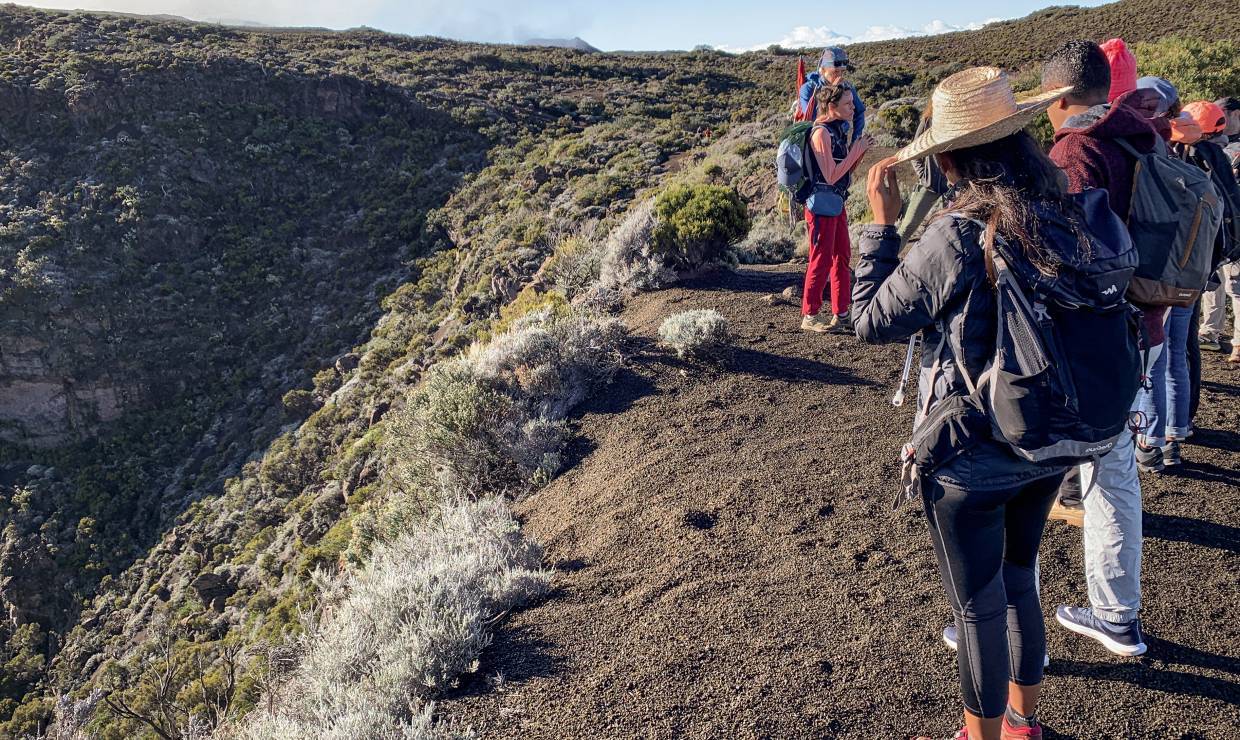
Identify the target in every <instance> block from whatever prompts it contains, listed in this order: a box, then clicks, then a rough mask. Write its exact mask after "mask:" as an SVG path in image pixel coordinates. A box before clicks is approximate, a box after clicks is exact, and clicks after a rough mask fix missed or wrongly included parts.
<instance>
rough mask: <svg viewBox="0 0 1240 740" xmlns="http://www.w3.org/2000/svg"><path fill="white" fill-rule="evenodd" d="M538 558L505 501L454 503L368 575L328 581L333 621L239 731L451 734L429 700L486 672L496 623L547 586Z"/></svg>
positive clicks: (303, 644)
mask: <svg viewBox="0 0 1240 740" xmlns="http://www.w3.org/2000/svg"><path fill="white" fill-rule="evenodd" d="M540 560H541V553H540V552H539V550H538V548H537V547H535V546H534V545H532V544H531V543H530V542H528V541H527V540H524V539H523V538H522V537H521V534H520V528H519V526H518V524H517V522H516V521H515V520H514V519H513V518H512V515H511V514H510V513H509V512H508V508H507V505H506V504H505V502H504V501H503V500H502V499H501V498H497V497H493V496H491V497H486V498H483V499H479V500H470V499H469V498H467V497H466V498H459V499H455V500H453V501H451V502H449V503H446V504H445V505H444V506H443V507H442V508H441V509H440V510H439V513H438V515H436V516H434V517H432V518H431V519H429V520H427V521H424V522H423V523H421V524H420V525H418V526H414V527H411V528H410V529H409V530H408V531H407V532H405V533H404V534H402V535H401V536H399V537H397V538H395V539H394V540H392V541H390V542H384V543H381V544H379V545H378V546H376V547H375V548H374V550H373V552H372V554H371V558H370V561H369V562H368V563H367V564H366V565H365V566H364V567H362V568H361V569H359V570H357V571H355V572H351V573H347V574H344V575H341V576H337V577H335V578H322V579H321V583H320V588H321V593H322V594H323V597H322V600H323V610H322V612H321V613H322V615H323V616H322V618H321V620H320V621H319V622H318V623H317V624H312V625H309V627H308V629H307V630H306V631H305V633H304V634H303V636H302V637H301V639H300V640H298V642H297V648H298V651H299V654H300V665H299V666H298V668H297V669H296V671H294V672H293V674H292V675H291V677H290V678H289V679H288V680H287V681H285V682H284V683H283V684H282V685H281V686H280V687H279V688H278V689H276V691H275V693H274V694H273V695H271V696H269V697H268V702H266V704H265V706H260V708H259V709H257V710H256V711H254V712H252V713H251V714H250V715H249V717H248V718H247V721H246V723H245V724H244V726H243V727H241V728H239V731H238V732H236V736H237V737H240V738H246V739H247V740H300V739H302V738H308V737H317V738H340V739H341V740H343V739H344V738H358V737H367V738H384V739H386V738H392V739H396V738H410V739H412V738H419V739H420V738H426V737H451V736H453V735H454V734H455V733H453V732H452V731H451V730H450V729H445V728H437V727H435V726H434V724H433V722H432V720H431V716H430V712H431V709H432V705H431V704H430V701H431V700H432V699H433V697H435V696H436V695H437V694H438V693H439V692H441V691H442V690H444V689H445V688H447V687H449V686H451V685H452V684H453V682H454V681H455V680H456V678H457V677H458V676H460V675H461V674H463V673H469V672H472V671H474V670H476V669H477V666H478V656H479V655H480V654H481V652H482V650H483V649H484V648H485V647H486V646H487V645H488V644H489V642H490V633H489V631H488V624H489V622H490V621H491V620H493V619H494V618H495V617H496V616H498V615H500V614H502V613H504V612H506V611H507V610H509V609H512V608H513V607H515V606H517V605H519V604H522V603H525V602H526V601H528V600H530V599H532V598H536V597H538V596H540V595H541V594H543V593H544V592H545V591H546V588H547V585H548V582H549V580H550V576H549V574H548V573H547V572H546V571H543V570H542V569H541V568H540V565H539V563H540Z"/></svg>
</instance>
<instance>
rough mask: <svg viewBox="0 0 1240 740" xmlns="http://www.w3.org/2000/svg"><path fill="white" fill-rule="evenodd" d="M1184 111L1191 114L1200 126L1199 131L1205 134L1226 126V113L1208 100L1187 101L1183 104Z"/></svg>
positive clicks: (1210, 133) (1215, 132)
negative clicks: (1186, 103)
mask: <svg viewBox="0 0 1240 740" xmlns="http://www.w3.org/2000/svg"><path fill="white" fill-rule="evenodd" d="M1184 112H1185V113H1187V114H1188V115H1190V116H1192V118H1193V120H1194V121H1196V122H1197V125H1198V126H1200V127H1201V133H1203V134H1205V135H1206V136H1210V135H1212V134H1217V133H1218V132H1220V131H1222V130H1223V129H1225V128H1227V114H1226V113H1224V112H1223V109H1222V108H1220V107H1218V106H1217V105H1215V104H1214V103H1211V102H1210V101H1208V100H1198V101H1197V102H1195V103H1189V104H1188V105H1186V106H1184Z"/></svg>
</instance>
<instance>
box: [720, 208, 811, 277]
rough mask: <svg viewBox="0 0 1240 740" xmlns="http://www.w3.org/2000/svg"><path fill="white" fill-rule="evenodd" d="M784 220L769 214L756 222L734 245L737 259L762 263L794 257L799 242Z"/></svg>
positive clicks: (754, 263)
mask: <svg viewBox="0 0 1240 740" xmlns="http://www.w3.org/2000/svg"><path fill="white" fill-rule="evenodd" d="M783 221H784V222H783V223H781V222H780V219H779V217H778V216H769V217H766V218H763V219H761V220H759V221H757V222H756V223H754V225H753V228H751V229H750V230H749V233H748V234H746V235H745V238H744V239H742V240H740V241H739V242H737V243H736V244H735V245H733V247H732V251H733V252H734V253H735V254H736V259H737V261H739V262H740V263H741V264H743V265H761V264H776V263H780V262H787V261H788V260H790V259H792V255H793V254H795V253H796V248H797V242H796V239H794V238H793V236H792V234H793V231H792V229H791V228H789V226H788V224H787V219H786V218H785V219H783Z"/></svg>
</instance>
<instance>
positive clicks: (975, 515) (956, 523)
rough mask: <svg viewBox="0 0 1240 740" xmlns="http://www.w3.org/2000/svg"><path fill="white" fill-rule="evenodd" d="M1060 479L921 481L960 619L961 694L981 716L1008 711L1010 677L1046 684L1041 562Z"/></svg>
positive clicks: (933, 534) (1024, 683)
mask: <svg viewBox="0 0 1240 740" xmlns="http://www.w3.org/2000/svg"><path fill="white" fill-rule="evenodd" d="M1062 479H1063V475H1062V474H1059V475H1052V476H1049V477H1046V478H1039V479H1037V480H1035V481H1030V482H1028V483H1025V484H1023V485H1021V486H1019V487H1016V488H1005V489H1000V490H994V491H966V490H964V489H961V488H956V487H954V486H949V485H944V484H942V483H939V482H938V481H936V480H934V479H932V478H929V477H927V478H924V479H923V480H922V503H923V504H924V506H925V510H926V520H927V521H928V522H929V525H930V539H931V540H932V541H933V542H934V554H935V556H936V557H937V558H938V561H939V574H940V575H941V576H942V577H943V586H944V588H945V589H946V590H947V600H948V602H949V603H950V604H951V608H952V613H953V614H954V615H955V617H956V634H957V644H958V645H959V655H958V659H957V662H958V664H959V668H960V692H961V694H962V695H963V696H964V706H965V708H966V709H968V710H969V712H970V713H972V714H974V715H977V716H979V717H987V718H989V717H998V716H1000V715H1002V714H1003V711H1004V709H1005V708H1006V707H1007V683H1008V681H1009V680H1010V681H1012V682H1013V683H1017V684H1020V685H1022V686H1032V685H1034V684H1039V683H1042V657H1043V656H1044V655H1045V654H1046V626H1045V624H1043V622H1042V606H1041V604H1040V603H1039V601H1038V584H1037V572H1036V570H1035V568H1036V562H1037V556H1038V545H1039V544H1041V541H1042V528H1043V527H1044V526H1045V525H1046V517H1047V515H1048V514H1049V513H1050V509H1051V504H1053V503H1054V501H1055V492H1056V491H1057V490H1058V488H1059V483H1060V481H1061V480H1062Z"/></svg>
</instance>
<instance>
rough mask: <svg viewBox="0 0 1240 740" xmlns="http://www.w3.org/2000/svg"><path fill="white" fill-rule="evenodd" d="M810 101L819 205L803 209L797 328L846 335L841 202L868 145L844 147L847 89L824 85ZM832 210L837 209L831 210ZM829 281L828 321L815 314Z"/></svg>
mask: <svg viewBox="0 0 1240 740" xmlns="http://www.w3.org/2000/svg"><path fill="white" fill-rule="evenodd" d="M814 96H815V103H816V106H817V110H818V113H819V115H818V117H817V118H816V119H814V128H813V130H812V132H811V134H810V150H811V151H812V152H813V154H814V156H813V157H812V158H811V159H812V162H811V167H812V169H813V170H814V172H813V180H814V196H813V197H814V198H816V199H819V202H818V204H817V205H816V204H815V203H814V202H813V200H811V202H810V203H807V204H806V207H805V225H806V228H807V230H808V232H809V267H808V268H806V270H805V290H804V291H803V292H802V299H801V316H802V318H801V328H802V329H804V330H806V331H813V332H828V331H834V330H837V329H840V330H849V329H850V328H851V325H850V322H849V320H848V304H849V302H850V301H851V300H852V280H851V278H850V277H849V272H848V262H849V260H850V259H851V258H852V246H851V245H850V244H849V241H848V216H847V214H846V213H845V211H844V210H843V201H845V200H847V198H848V185H849V183H850V182H851V180H852V171H853V170H854V169H855V168H856V167H857V165H858V164H859V163H860V162H861V155H863V154H865V151H866V150H867V149H869V148H870V145H871V144H872V143H873V140H872V139H871V138H870V137H868V136H861V137H859V138H858V139H857V140H856V141H854V142H853V143H852V146H849V145H848V138H849V137H848V126H849V123H850V122H851V121H852V118H853V96H852V91H851V89H850V88H849V87H848V86H846V85H831V84H825V85H823V86H822V87H819V88H818V91H817V92H816V93H814ZM832 191H833V192H832ZM823 204H825V207H824V205H823ZM836 205H838V208H836V207H833V206H836ZM833 211H834V213H832V212H833ZM824 214H826V215H824ZM828 280H830V283H831V314H832V316H831V318H830V319H829V320H827V319H823V318H822V317H821V316H820V315H819V312H820V311H821V310H822V304H823V293H824V291H825V290H826V287H827V282H828Z"/></svg>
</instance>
